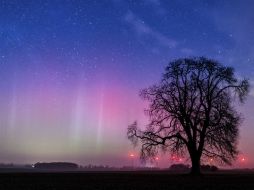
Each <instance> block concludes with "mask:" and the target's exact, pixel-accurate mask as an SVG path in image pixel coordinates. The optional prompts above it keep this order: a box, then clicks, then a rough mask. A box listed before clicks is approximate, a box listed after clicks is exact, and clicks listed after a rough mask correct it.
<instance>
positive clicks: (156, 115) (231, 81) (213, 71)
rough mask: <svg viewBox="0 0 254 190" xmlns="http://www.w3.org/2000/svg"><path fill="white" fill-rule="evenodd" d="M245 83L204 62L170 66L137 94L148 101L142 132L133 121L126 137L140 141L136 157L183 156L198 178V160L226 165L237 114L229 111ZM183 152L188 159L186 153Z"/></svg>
mask: <svg viewBox="0 0 254 190" xmlns="http://www.w3.org/2000/svg"><path fill="white" fill-rule="evenodd" d="M248 88H249V83H248V81H247V80H239V79H238V78H237V77H236V76H235V74H234V69H233V68H231V67H225V66H223V65H221V64H220V63H218V62H217V61H214V60H210V59H207V58H204V57H197V58H188V59H178V60H175V61H173V62H171V63H170V64H169V65H168V66H167V67H166V70H165V73H164V74H163V77H162V80H161V81H160V83H159V84H157V85H154V86H151V87H149V88H147V89H144V90H142V91H141V93H140V95H141V97H142V98H144V99H145V100H147V101H148V102H149V108H148V109H147V110H146V111H145V112H146V113H147V114H148V116H149V119H150V122H149V125H148V126H147V127H146V129H145V130H143V131H142V130H140V129H138V127H137V122H134V123H133V124H132V125H129V126H128V131H127V136H128V138H129V139H130V140H131V141H132V142H133V143H134V145H136V144H137V143H138V142H141V158H142V159H148V158H150V159H152V158H154V157H155V156H156V155H157V153H158V151H159V150H163V151H169V152H171V153H173V154H176V155H182V156H186V155H187V156H188V157H189V158H190V160H191V164H192V168H191V173H192V174H199V173H200V162H201V159H208V158H213V159H215V160H219V161H222V162H223V163H226V164H230V163H231V162H232V160H233V159H235V157H236V155H237V152H238V151H237V147H236V145H237V139H238V126H239V124H240V121H241V118H240V115H239V114H238V113H237V112H236V110H235V109H234V107H233V101H234V100H236V99H238V98H239V101H240V102H243V101H244V99H245V97H246V96H247V93H248ZM187 153H188V154H187Z"/></svg>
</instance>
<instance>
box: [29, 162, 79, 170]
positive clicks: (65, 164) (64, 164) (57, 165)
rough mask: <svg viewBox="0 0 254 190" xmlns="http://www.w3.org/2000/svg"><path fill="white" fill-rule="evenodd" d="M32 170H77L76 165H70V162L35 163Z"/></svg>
mask: <svg viewBox="0 0 254 190" xmlns="http://www.w3.org/2000/svg"><path fill="white" fill-rule="evenodd" d="M34 168H36V169H52V170H59V169H65V170H66V169H78V168H79V166H78V164H75V163H70V162H50V163H40V162H38V163H36V164H34Z"/></svg>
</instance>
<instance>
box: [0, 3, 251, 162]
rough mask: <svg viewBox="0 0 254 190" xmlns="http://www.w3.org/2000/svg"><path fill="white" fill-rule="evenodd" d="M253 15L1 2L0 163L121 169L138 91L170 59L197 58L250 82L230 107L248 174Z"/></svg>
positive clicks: (229, 7)
mask: <svg viewBox="0 0 254 190" xmlns="http://www.w3.org/2000/svg"><path fill="white" fill-rule="evenodd" d="M253 10H254V2H253V1H251V0H243V1H236V0H234V1H196V0H194V1H174V0H173V1H166V0H165V1H163V0H140V1H131V0H105V1H95V0H94V1H92V0H88V1H79V0H75V1H74V0H61V1H59V0H38V1H32V0H31V1H29V0H27V1H17V0H1V1H0V90H1V96H0V162H15V163H34V162H38V161H48V162H50V161H72V162H77V163H80V164H108V165H114V166H122V165H129V164H130V158H129V155H130V154H131V153H135V156H136V154H137V153H138V149H134V148H133V147H132V145H131V143H130V142H129V141H128V139H127V137H126V130H127V126H128V125H129V124H131V123H132V122H133V121H134V120H138V122H139V124H140V125H142V124H143V125H145V124H146V123H147V118H146V116H145V115H144V112H143V110H144V108H145V106H146V103H145V102H143V101H142V100H141V98H140V97H139V96H138V94H139V90H140V89H142V88H145V87H148V86H150V85H151V84H153V83H156V82H157V81H159V79H160V77H161V73H162V72H163V70H164V68H165V66H166V65H167V64H168V63H169V61H171V60H172V59H175V58H180V57H186V56H187V57H188V56H206V57H208V58H213V59H216V60H218V61H220V62H221V63H222V64H224V65H229V66H232V67H234V68H235V69H236V73H237V75H238V76H239V77H246V78H249V80H250V84H251V89H250V96H249V97H248V99H247V102H246V103H245V105H243V106H242V105H236V106H237V107H239V108H238V110H239V111H240V112H241V113H242V115H243V116H244V118H245V120H244V122H243V123H242V126H241V129H240V139H239V149H240V151H241V155H244V156H245V157H246V165H244V167H245V166H248V167H254V149H253V136H254V128H253V123H254V117H253V109H254V108H253V107H254V90H253V84H254V77H253V76H254V38H253V34H254V25H253V19H254V13H253ZM135 158H136V157H135ZM168 158H169V155H165V157H164V158H162V159H160V160H162V161H160V163H159V164H160V166H163V167H167V166H168V165H169V164H170V163H168V162H167V159H168ZM163 160H164V161H163ZM136 162H137V163H138V161H136Z"/></svg>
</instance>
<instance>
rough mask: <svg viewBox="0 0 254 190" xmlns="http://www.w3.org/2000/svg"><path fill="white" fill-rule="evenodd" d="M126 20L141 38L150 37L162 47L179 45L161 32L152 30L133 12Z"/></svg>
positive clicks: (127, 15) (125, 17)
mask: <svg viewBox="0 0 254 190" xmlns="http://www.w3.org/2000/svg"><path fill="white" fill-rule="evenodd" d="M124 20H125V21H126V22H127V23H128V24H129V25H130V26H131V27H132V28H133V29H134V31H135V32H136V33H137V34H138V35H139V36H141V37H142V36H149V37H150V38H152V39H153V40H154V41H155V42H156V43H158V45H160V46H163V47H167V48H174V47H176V46H177V44H178V43H177V41H176V40H174V39H171V38H168V37H167V36H165V35H163V34H161V33H160V32H158V31H156V30H154V29H152V28H151V27H150V26H149V25H147V24H146V23H145V22H144V21H142V20H141V19H140V18H139V17H137V16H136V15H135V14H134V13H133V12H131V11H129V12H128V13H127V14H126V15H125V16H124Z"/></svg>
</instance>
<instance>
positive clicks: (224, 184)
mask: <svg viewBox="0 0 254 190" xmlns="http://www.w3.org/2000/svg"><path fill="white" fill-rule="evenodd" d="M13 189H18V190H30V189H33V190H58V189H59V190H75V189H79V190H81V189H86V190H87V189H88V190H89V189H111V190H112V189H135V190H138V189H160V190H163V189H172V190H174V189H206V190H210V189H216V190H217V189H221V190H222V189H225V190H229V189H239V190H243V189H254V174H253V173H239V174H236V173H231V174H226V173H217V174H206V175H203V176H200V177H193V176H188V175H186V174H172V173H171V174H170V173H167V172H86V173H85V172H80V173H77V172H76V173H38V172H37V173H27V172H25V173H1V174H0V190H13Z"/></svg>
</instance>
